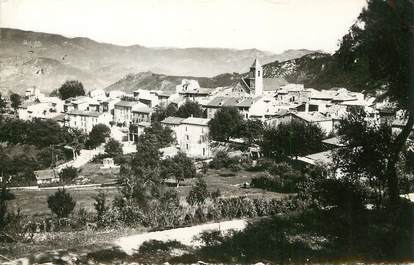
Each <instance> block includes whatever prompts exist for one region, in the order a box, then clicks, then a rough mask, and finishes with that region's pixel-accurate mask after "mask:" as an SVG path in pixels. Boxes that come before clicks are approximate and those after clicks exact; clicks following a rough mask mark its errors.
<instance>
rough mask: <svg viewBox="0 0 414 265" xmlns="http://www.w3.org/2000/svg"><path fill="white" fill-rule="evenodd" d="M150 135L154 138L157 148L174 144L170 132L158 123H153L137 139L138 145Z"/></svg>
mask: <svg viewBox="0 0 414 265" xmlns="http://www.w3.org/2000/svg"><path fill="white" fill-rule="evenodd" d="M150 135H152V136H154V137H155V139H156V142H157V145H158V148H164V147H167V146H169V145H171V144H172V143H173V142H174V137H173V133H172V130H171V129H170V128H169V127H163V126H162V125H161V123H159V122H153V123H152V124H151V126H150V127H148V128H145V130H144V134H143V135H141V136H142V137H138V144H139V142H140V141H141V142H142V141H143V138H145V137H148V136H150Z"/></svg>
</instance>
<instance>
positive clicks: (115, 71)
mask: <svg viewBox="0 0 414 265" xmlns="http://www.w3.org/2000/svg"><path fill="white" fill-rule="evenodd" d="M312 52H313V51H309V50H287V51H285V52H284V53H282V54H273V53H270V52H266V51H260V50H257V49H246V50H235V49H220V48H217V49H216V48H188V49H178V48H148V47H143V46H140V45H132V46H119V45H113V44H107V43H99V42H96V41H93V40H91V39H88V38H67V37H64V36H61V35H56V34H48V33H41V32H32V31H23V30H18V29H9V28H0V66H1V68H0V81H1V82H0V83H1V84H0V91H3V92H7V91H15V92H22V91H24V90H25V89H26V88H28V87H32V86H37V87H40V89H41V90H43V91H45V92H49V91H51V90H53V89H55V88H57V87H58V86H60V84H61V83H63V82H64V81H65V80H67V79H78V80H79V81H81V82H83V83H84V85H85V87H86V89H87V90H91V89H95V88H102V87H107V86H110V85H111V84H113V83H116V82H117V81H118V80H120V79H122V78H124V77H125V76H126V75H127V74H129V73H139V72H147V71H151V72H153V73H162V75H160V76H163V75H168V76H172V77H171V78H172V79H174V76H196V77H197V76H204V77H212V76H216V75H219V74H221V73H233V72H245V71H247V70H248V68H249V66H250V64H251V62H252V60H253V58H255V57H258V58H259V59H260V60H261V61H262V62H272V61H275V60H278V61H284V60H289V59H292V58H297V57H301V56H303V55H306V54H309V53H312ZM39 70H41V72H42V73H43V74H41V75H39V74H36V73H38V71H39ZM167 81H168V80H167ZM167 81H166V82H167Z"/></svg>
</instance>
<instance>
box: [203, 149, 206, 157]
mask: <svg viewBox="0 0 414 265" xmlns="http://www.w3.org/2000/svg"><path fill="white" fill-rule="evenodd" d="M205 155H206V149H205V148H203V156H205Z"/></svg>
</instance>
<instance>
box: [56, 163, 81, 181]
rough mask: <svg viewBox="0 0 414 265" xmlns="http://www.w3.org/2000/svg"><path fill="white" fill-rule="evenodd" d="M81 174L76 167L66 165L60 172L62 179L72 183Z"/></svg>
mask: <svg viewBox="0 0 414 265" xmlns="http://www.w3.org/2000/svg"><path fill="white" fill-rule="evenodd" d="M78 176H79V172H78V169H77V168H75V167H65V168H63V169H62V170H61V171H60V172H59V178H60V181H61V182H63V183H70V182H72V181H73V180H74V179H75V178H77V177H78Z"/></svg>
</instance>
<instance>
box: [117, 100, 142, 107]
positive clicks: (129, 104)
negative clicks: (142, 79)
mask: <svg viewBox="0 0 414 265" xmlns="http://www.w3.org/2000/svg"><path fill="white" fill-rule="evenodd" d="M137 104H138V102H137V101H126V100H121V101H119V102H117V103H115V106H119V107H129V108H132V107H134V106H135V105H137Z"/></svg>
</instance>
